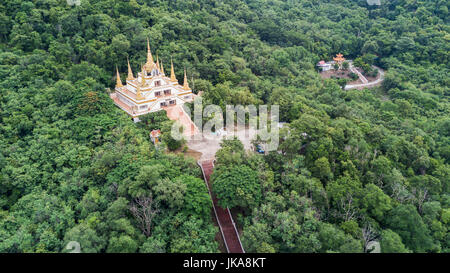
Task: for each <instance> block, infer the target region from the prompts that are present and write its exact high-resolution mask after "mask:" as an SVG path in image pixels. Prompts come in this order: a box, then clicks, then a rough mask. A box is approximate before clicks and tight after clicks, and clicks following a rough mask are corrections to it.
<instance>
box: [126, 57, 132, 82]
mask: <svg viewBox="0 0 450 273" xmlns="http://www.w3.org/2000/svg"><path fill="white" fill-rule="evenodd" d="M127 63H128V77H127V81H130V80H134V76H133V71H132V70H131V66H130V60H129V59H128V57H127Z"/></svg>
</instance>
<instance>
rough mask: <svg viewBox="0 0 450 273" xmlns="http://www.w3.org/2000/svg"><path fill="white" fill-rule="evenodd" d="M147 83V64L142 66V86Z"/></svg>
mask: <svg viewBox="0 0 450 273" xmlns="http://www.w3.org/2000/svg"><path fill="white" fill-rule="evenodd" d="M144 85H145V65H143V66H142V72H141V86H144Z"/></svg>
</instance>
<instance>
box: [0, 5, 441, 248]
mask: <svg viewBox="0 0 450 273" xmlns="http://www.w3.org/2000/svg"><path fill="white" fill-rule="evenodd" d="M69 2H71V3H72V2H76V1H69ZM67 3H68V1H65V0H35V1H23V0H3V1H1V3H0V86H1V87H0V252H61V251H67V250H65V247H66V245H67V243H68V242H69V241H77V242H79V243H80V245H81V251H82V252H218V251H219V247H218V243H217V242H216V241H215V236H216V233H217V232H218V229H217V227H215V226H214V225H213V218H212V217H211V201H210V199H209V196H208V191H207V189H206V186H205V183H204V182H203V180H202V176H201V171H200V169H199V168H198V167H197V165H196V162H195V161H194V160H193V159H189V158H184V157H183V156H182V155H173V154H170V153H165V152H164V151H163V150H160V149H155V147H154V145H153V144H152V143H151V142H150V140H149V138H148V133H149V130H150V129H155V128H161V129H163V134H164V133H166V134H167V131H168V129H167V128H170V121H168V120H167V118H166V117H165V116H164V113H157V114H152V115H150V116H149V117H147V118H146V119H145V122H141V123H137V124H135V123H133V122H132V120H131V119H130V118H129V117H128V116H127V115H126V114H125V113H124V112H123V111H121V110H120V109H118V108H117V107H115V106H114V104H113V102H112V100H111V99H110V98H109V96H108V92H107V91H106V88H113V87H114V83H115V78H114V75H115V73H114V72H115V66H116V65H117V66H118V68H119V70H120V71H121V72H125V71H126V68H127V57H129V58H130V62H131V65H132V67H133V71H134V72H137V71H138V68H139V67H140V64H141V63H144V62H145V57H146V55H145V52H146V39H147V37H148V38H149V39H150V44H151V47H152V50H153V52H154V54H157V55H158V56H159V58H160V60H162V61H163V63H164V65H165V67H166V71H167V68H168V67H169V64H170V58H172V59H173V62H174V65H175V71H176V74H177V78H178V80H181V79H182V74H183V68H184V67H186V69H187V71H188V78H189V81H190V86H191V87H192V88H193V89H194V91H195V92H198V91H203V97H204V101H205V102H206V103H214V104H217V105H220V106H222V107H224V106H225V105H226V104H244V105H245V104H277V105H280V114H281V121H283V122H287V123H289V127H286V129H284V130H282V132H281V133H282V139H283V141H282V143H281V144H280V153H277V152H273V153H270V154H269V155H266V156H262V155H254V154H245V153H244V152H243V151H242V150H243V149H242V144H241V143H239V142H238V141H227V142H225V143H223V148H222V149H221V150H220V151H219V152H218V154H217V164H216V169H215V171H214V173H213V175H212V180H213V189H214V190H215V191H216V192H217V194H218V196H219V198H220V197H222V198H221V201H222V204H223V205H228V206H230V208H234V210H233V211H237V212H238V214H237V218H238V225H239V226H240V227H242V236H241V239H242V242H243V245H244V248H245V250H246V252H364V251H366V252H367V251H370V250H369V249H367V244H368V242H369V241H372V240H377V241H379V242H380V244H381V250H382V251H383V252H449V251H450V235H449V232H448V229H449V228H450V195H449V187H450V186H449V184H450V181H449V180H450V166H449V164H450V115H449V110H450V104H449V101H448V98H449V86H450V77H449V63H450V60H449V57H450V54H449V52H450V43H449V41H450V33H449V22H448V20H449V18H450V17H449V14H448V9H449V8H450V4H449V2H448V1H445V0H417V1H412V0H390V1H382V5H381V6H368V5H367V1H365V0H353V1H350V0H315V1H312V0H287V1H266V0H246V1H238V0H227V1H211V0H184V1H176V0H166V1H164V0H129V1H119V0H91V1H87V0H81V1H80V5H68V4H67ZM336 53H342V54H344V56H346V57H347V58H349V59H356V58H358V57H361V59H362V60H364V61H365V62H366V63H368V64H369V65H371V64H374V65H377V66H379V67H381V68H382V69H384V70H386V71H387V73H386V79H385V81H384V83H383V85H382V86H381V87H377V88H374V89H370V90H363V91H358V90H351V91H343V90H342V89H341V87H340V85H339V83H338V81H337V80H333V79H328V80H322V79H321V78H320V76H319V75H318V73H317V71H316V68H315V64H316V63H317V62H318V61H319V60H322V59H326V60H329V59H330V58H331V57H332V56H334V55H335V54H336ZM125 77H126V75H125V73H123V74H122V79H124V78H125ZM303 133H307V137H304V134H303ZM163 141H164V142H165V143H164V145H166V146H167V145H171V144H170V142H171V140H170V138H168V137H166V138H164V136H163ZM172 144H173V143H172ZM175 146H176V145H175ZM236 181H237V182H240V183H236ZM142 212H145V213H144V214H142ZM142 215H145V216H142Z"/></svg>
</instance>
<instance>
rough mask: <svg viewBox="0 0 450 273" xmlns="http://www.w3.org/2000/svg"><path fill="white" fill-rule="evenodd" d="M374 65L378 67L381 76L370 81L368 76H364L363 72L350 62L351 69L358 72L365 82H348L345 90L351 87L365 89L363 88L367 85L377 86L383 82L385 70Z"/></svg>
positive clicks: (368, 86)
mask: <svg viewBox="0 0 450 273" xmlns="http://www.w3.org/2000/svg"><path fill="white" fill-rule="evenodd" d="M374 67H375V68H376V69H378V73H380V77H379V78H378V79H377V80H375V81H373V82H369V81H368V80H367V78H366V77H364V76H363V75H362V74H361V72H359V71H358V70H357V69H356V68H355V67H354V66H353V64H350V70H351V71H352V72H353V73H356V74H358V76H359V78H360V79H361V81H362V82H363V83H362V84H347V85H346V86H345V88H344V89H345V90H350V89H363V88H365V87H367V88H370V87H374V86H377V85H379V84H381V83H382V82H383V81H384V70H383V69H381V68H379V67H376V66H374Z"/></svg>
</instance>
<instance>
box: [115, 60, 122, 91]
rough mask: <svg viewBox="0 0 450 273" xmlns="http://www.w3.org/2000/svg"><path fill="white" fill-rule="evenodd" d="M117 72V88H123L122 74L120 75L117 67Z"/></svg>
mask: <svg viewBox="0 0 450 273" xmlns="http://www.w3.org/2000/svg"><path fill="white" fill-rule="evenodd" d="M116 72H117V76H116V87H122V86H123V85H122V81H121V80H120V74H119V68H117V65H116Z"/></svg>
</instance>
